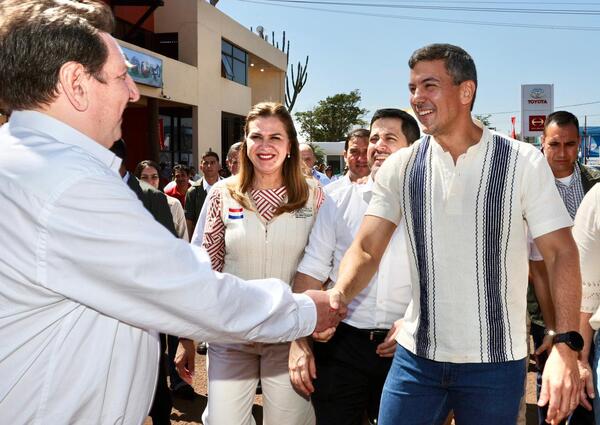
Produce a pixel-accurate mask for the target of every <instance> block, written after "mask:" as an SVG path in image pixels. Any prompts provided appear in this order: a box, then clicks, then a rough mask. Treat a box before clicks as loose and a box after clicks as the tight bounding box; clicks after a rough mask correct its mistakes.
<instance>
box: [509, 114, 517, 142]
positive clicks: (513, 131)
mask: <svg viewBox="0 0 600 425" xmlns="http://www.w3.org/2000/svg"><path fill="white" fill-rule="evenodd" d="M516 122H517V117H510V125H511V129H510V137H512V138H513V139H516V138H517V130H516V129H515V123H516Z"/></svg>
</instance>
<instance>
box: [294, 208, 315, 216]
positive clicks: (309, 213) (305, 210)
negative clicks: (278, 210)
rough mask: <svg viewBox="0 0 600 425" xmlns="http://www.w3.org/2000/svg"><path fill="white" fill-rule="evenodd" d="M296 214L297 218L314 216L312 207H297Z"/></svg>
mask: <svg viewBox="0 0 600 425" xmlns="http://www.w3.org/2000/svg"><path fill="white" fill-rule="evenodd" d="M294 215H295V217H296V218H309V217H312V216H313V212H312V208H310V207H302V208H300V209H297V210H296V212H295V214H294Z"/></svg>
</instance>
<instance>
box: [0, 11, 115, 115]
mask: <svg viewBox="0 0 600 425" xmlns="http://www.w3.org/2000/svg"><path fill="white" fill-rule="evenodd" d="M113 27H114V18H113V15H112V12H111V10H110V8H109V7H108V6H107V5H106V3H104V2H102V1H100V0H60V1H59V0H2V7H1V8H0V81H2V84H0V105H2V107H3V108H6V109H8V110H13V111H14V110H23V109H32V108H35V107H39V106H41V105H47V104H49V103H51V102H52V101H53V100H54V99H55V97H56V91H57V84H58V78H59V71H60V69H61V67H62V66H63V65H64V64H65V63H67V62H77V63H80V64H81V65H83V67H84V68H85V70H86V72H87V73H88V74H90V75H91V76H93V77H94V78H95V79H96V80H98V81H100V82H101V83H104V82H105V81H104V78H103V74H102V68H103V66H104V63H105V62H106V59H107V58H108V48H107V46H106V44H105V42H104V41H103V40H102V38H101V37H100V32H105V33H111V32H112V30H113Z"/></svg>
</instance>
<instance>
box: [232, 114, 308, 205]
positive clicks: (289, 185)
mask: <svg viewBox="0 0 600 425" xmlns="http://www.w3.org/2000/svg"><path fill="white" fill-rule="evenodd" d="M266 117H276V118H278V119H279V120H280V121H281V122H282V124H283V126H284V127H285V132H286V133H287V136H288V139H289V141H290V154H289V158H288V157H286V158H285V161H284V162H283V169H282V174H283V185H284V186H285V188H286V191H287V202H285V203H283V204H281V205H280V206H279V207H278V208H277V210H276V211H275V215H279V214H283V213H286V212H292V211H295V210H297V209H298V208H301V207H303V206H304V205H305V204H306V202H307V201H308V190H309V189H308V183H307V182H306V177H305V176H304V175H303V173H302V167H301V164H302V160H301V158H300V149H299V148H298V134H297V133H296V128H295V127H294V121H293V120H292V117H291V115H290V113H289V112H288V110H287V109H286V108H285V106H283V105H282V104H280V103H275V102H262V103H257V104H256V105H254V106H253V107H252V109H250V112H248V115H247V116H246V124H245V125H244V140H242V146H241V148H240V158H239V160H240V172H239V173H238V175H237V176H236V178H234V179H232V182H231V183H229V184H228V185H227V187H228V189H229V193H230V194H231V197H232V198H233V199H235V200H236V201H237V202H238V203H240V205H242V206H243V207H244V208H247V209H252V207H251V205H250V201H249V199H248V196H247V193H248V192H249V191H250V189H251V187H252V182H253V180H254V172H255V171H254V165H253V164H252V162H251V161H250V157H249V156H248V144H247V143H246V140H247V138H248V128H249V126H250V123H251V122H252V121H254V120H256V119H258V118H266Z"/></svg>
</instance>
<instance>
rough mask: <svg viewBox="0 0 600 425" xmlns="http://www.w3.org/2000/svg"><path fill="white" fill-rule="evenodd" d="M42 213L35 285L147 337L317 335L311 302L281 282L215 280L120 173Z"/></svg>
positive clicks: (205, 261) (79, 188)
mask: <svg viewBox="0 0 600 425" xmlns="http://www.w3.org/2000/svg"><path fill="white" fill-rule="evenodd" d="M60 190H61V191H62V192H61V193H57V194H56V197H53V201H52V202H51V203H50V204H49V205H48V206H47V207H46V208H45V209H44V214H43V216H42V217H40V223H41V224H40V226H41V229H40V231H39V237H38V240H37V241H36V243H37V253H38V262H37V264H38V266H37V271H36V276H37V279H36V280H37V282H38V283H39V284H40V285H41V286H44V287H46V288H48V289H49V290H51V291H53V292H55V293H57V294H61V295H62V296H64V297H65V298H68V299H70V300H73V301H74V302H77V303H79V304H81V305H83V306H86V307H88V308H92V309H94V310H96V311H98V312H100V313H102V314H103V315H105V316H107V317H110V318H114V319H116V320H119V321H121V322H125V323H128V324H130V325H133V326H138V327H140V328H142V329H148V330H151V329H155V330H158V331H160V332H164V333H167V334H171V335H180V336H183V337H188V338H193V339H196V340H203V341H209V342H210V341H219V342H223V341H232V342H233V341H238V342H239V341H243V340H254V341H263V342H282V341H286V340H287V341H289V340H294V339H296V338H299V337H301V336H304V335H308V334H310V333H311V332H312V331H313V329H314V326H315V323H316V310H315V306H314V303H312V301H311V300H310V299H309V298H308V297H307V296H305V295H304V296H299V295H301V294H292V293H291V291H290V289H289V286H288V285H286V284H285V283H283V282H281V281H280V280H277V279H265V280H260V281H243V280H241V279H239V278H237V277H235V276H232V275H229V274H223V273H215V272H214V271H212V270H211V267H210V261H209V257H208V255H207V254H206V252H205V251H204V250H203V249H200V248H198V247H194V246H191V245H190V244H189V243H187V242H185V241H183V240H181V239H177V238H175V237H174V236H173V235H172V234H171V233H169V231H167V230H166V229H165V228H164V227H163V226H161V225H160V224H158V223H157V222H156V221H155V220H154V219H153V217H152V216H151V215H150V214H149V213H148V212H147V211H146V210H145V209H144V207H143V206H142V204H141V203H140V202H139V200H138V199H137V198H136V197H135V194H134V193H133V192H132V191H131V190H129V188H128V187H127V186H126V185H125V184H124V183H123V182H122V181H121V180H120V179H119V178H118V176H116V175H110V176H109V175H102V176H88V177H85V178H82V179H80V180H79V181H77V182H74V183H72V184H70V185H69V186H68V187H65V188H62V187H61V188H60Z"/></svg>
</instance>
